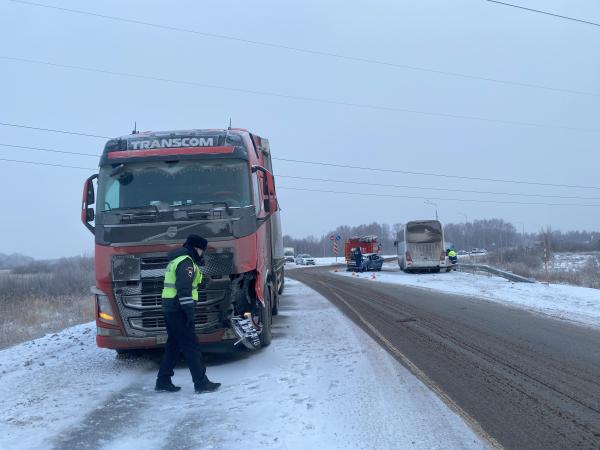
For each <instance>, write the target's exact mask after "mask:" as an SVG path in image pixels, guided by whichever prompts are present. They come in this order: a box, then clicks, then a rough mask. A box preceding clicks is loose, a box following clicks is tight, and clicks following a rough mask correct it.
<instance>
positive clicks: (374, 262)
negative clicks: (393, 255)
mask: <svg viewBox="0 0 600 450" xmlns="http://www.w3.org/2000/svg"><path fill="white" fill-rule="evenodd" d="M382 266H383V258H382V257H381V256H379V255H378V254H377V253H366V254H363V255H362V258H361V262H360V264H357V262H356V259H354V258H352V259H351V260H349V261H348V263H347V264H346V271H348V272H366V271H369V270H370V271H373V272H379V271H380V270H381V267H382Z"/></svg>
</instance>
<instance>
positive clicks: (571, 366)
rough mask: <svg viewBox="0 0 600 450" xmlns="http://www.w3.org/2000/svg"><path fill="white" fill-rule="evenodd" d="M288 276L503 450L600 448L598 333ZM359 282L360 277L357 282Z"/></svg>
mask: <svg viewBox="0 0 600 450" xmlns="http://www.w3.org/2000/svg"><path fill="white" fill-rule="evenodd" d="M331 270H332V269H331V268H307V269H297V270H293V271H288V272H287V276H288V277H291V278H294V279H296V280H298V281H301V282H302V283H305V284H306V285H308V286H310V287H311V288H313V289H314V290H316V291H318V292H319V293H320V294H322V295H323V296H324V297H326V298H327V299H329V300H330V301H331V302H332V303H334V304H335V305H337V306H338V307H339V308H340V309H341V310H342V311H343V312H344V313H345V314H346V315H347V316H348V317H350V318H351V319H352V320H354V321H355V322H356V323H357V324H358V325H360V326H361V327H363V329H365V331H367V332H368V333H369V334H370V335H371V336H373V337H374V338H375V339H376V340H378V341H379V342H380V343H381V344H382V345H383V346H384V347H386V349H387V350H388V351H390V352H391V353H392V354H393V355H394V356H395V357H396V358H397V359H399V360H400V361H401V362H403V363H404V364H405V365H407V366H408V367H409V368H410V369H411V370H413V372H415V373H416V374H417V375H418V376H420V377H421V378H422V379H424V380H425V381H426V382H427V383H428V384H429V385H430V386H431V387H432V388H433V389H434V390H435V391H437V392H438V394H439V395H440V396H441V397H442V398H443V399H444V398H445V400H446V401H447V402H448V403H450V404H451V405H454V406H455V407H456V408H457V409H458V410H459V411H460V412H462V413H463V415H464V417H465V419H466V420H467V421H468V422H469V421H474V423H475V424H478V425H480V426H481V428H482V431H483V435H484V437H488V438H489V437H491V438H492V440H496V441H497V442H498V443H499V444H500V445H502V446H503V447H505V448H515V449H517V448H519V449H523V448H527V449H551V448H561V449H575V448H581V449H584V448H585V449H588V448H600V331H599V330H597V329H592V328H585V327H581V326H577V325H574V324H572V323H569V322H566V321H561V320H556V319H552V318H549V317H546V316H543V315H537V314H533V313H530V312H527V311H525V310H523V309H516V308H510V307H507V306H504V305H500V304H497V303H493V302H489V301H485V300H481V299H476V298H469V297H463V296H458V295H449V294H445V293H439V292H434V291H429V290H426V289H419V288H413V287H407V286H400V285H396V284H386V283H370V282H369V281H368V280H365V279H354V278H348V277H340V276H338V275H336V274H333V273H331ZM363 276H364V275H363Z"/></svg>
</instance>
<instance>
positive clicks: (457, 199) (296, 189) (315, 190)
mask: <svg viewBox="0 0 600 450" xmlns="http://www.w3.org/2000/svg"><path fill="white" fill-rule="evenodd" d="M0 161H7V162H15V163H21V164H30V165H36V166H51V167H61V168H67V169H81V170H96V169H93V168H91V167H78V166H67V165H63V164H50V163H43V162H38V161H24V160H18V159H5V158H0ZM278 189H286V190H291V191H307V192H319V193H329V194H346V195H363V196H369V197H385V198H406V199H413V200H439V201H456V202H469V203H493V204H501V205H538V206H581V207H600V204H582V203H542V202H515V201H501V200H474V199H464V198H447V197H419V196H410V195H395V194H372V193H367V192H348V191H331V190H324V189H308V188H295V187H287V186H279V188H278Z"/></svg>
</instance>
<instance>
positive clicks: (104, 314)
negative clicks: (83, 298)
mask: <svg viewBox="0 0 600 450" xmlns="http://www.w3.org/2000/svg"><path fill="white" fill-rule="evenodd" d="M96 304H97V305H98V317H99V318H100V320H101V321H102V322H106V323H111V324H116V321H115V316H114V315H113V310H112V306H111V305H110V301H109V300H108V296H106V295H99V294H96Z"/></svg>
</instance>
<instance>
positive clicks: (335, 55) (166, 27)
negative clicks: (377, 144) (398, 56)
mask: <svg viewBox="0 0 600 450" xmlns="http://www.w3.org/2000/svg"><path fill="white" fill-rule="evenodd" d="M8 1H10V2H12V3H18V4H21V5H27V6H35V7H38V8H46V9H52V10H55V11H61V12H67V13H72V14H80V15H85V16H91V17H96V18H100V19H106V20H112V21H116V22H124V23H129V24H134V25H142V26H146V27H150V28H156V29H161V30H167V31H175V32H179V33H188V34H194V35H196V36H203V37H208V38H212V39H221V40H226V41H232V42H239V43H243V44H246V45H254V46H260V47H268V48H275V49H279V50H286V51H292V52H296V53H304V54H309V55H315V56H322V57H328V58H335V59H338V60H346V61H353V62H358V63H363V64H371V65H378V66H385V67H393V68H399V69H406V70H413V71H419V72H429V73H435V74H439V75H447V76H453V77H459V78H466V79H472V80H481V81H486V82H492V83H500V84H505V85H512V86H520V87H527V88H535V89H544V90H548V91H556V92H565V93H570V94H577V95H594V96H598V95H600V93H595V92H584V91H577V90H573V89H566V88H559V87H553V86H545V85H541V84H534V83H524V82H520V81H514V80H503V79H499V78H491V77H484V76H478V75H472V74H467V73H460V72H450V71H445V70H438V69H431V68H427V67H420V66H413V65H409V64H399V63H393V62H389V61H383V60H378V59H372V58H363V57H359V56H352V55H344V54H341V53H333V52H327V51H323V50H316V49H310V48H302V47H294V46H290V45H284V44H278V43H274V42H267V41H257V40H253V39H246V38H239V37H235V36H231V35H225V34H217V33H208V32H204V31H199V30H194V29H190V28H182V27H176V26H171V25H163V24H159V23H154V22H146V21H142V20H137V19H129V18H126V17H119V16H112V15H107V14H100V13H94V12H91V11H84V10H80V9H72V8H63V7H59V6H54V5H47V4H43V3H36V2H30V1H24V0H8Z"/></svg>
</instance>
